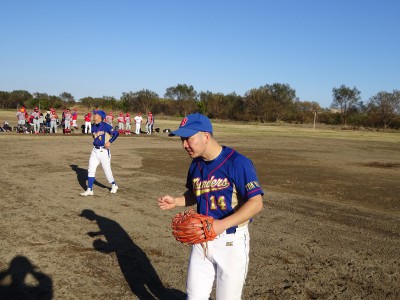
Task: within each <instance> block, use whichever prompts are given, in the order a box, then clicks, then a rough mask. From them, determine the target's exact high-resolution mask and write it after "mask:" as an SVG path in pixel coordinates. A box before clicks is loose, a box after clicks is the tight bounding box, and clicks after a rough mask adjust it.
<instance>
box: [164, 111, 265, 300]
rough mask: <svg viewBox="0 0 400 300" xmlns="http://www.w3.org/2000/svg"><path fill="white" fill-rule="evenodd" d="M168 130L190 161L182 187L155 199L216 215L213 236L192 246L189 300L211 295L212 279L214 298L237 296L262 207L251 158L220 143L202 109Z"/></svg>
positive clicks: (171, 206)
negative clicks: (251, 232) (175, 193)
mask: <svg viewBox="0 0 400 300" xmlns="http://www.w3.org/2000/svg"><path fill="white" fill-rule="evenodd" d="M172 135H177V136H180V137H181V140H182V146H183V148H184V149H185V150H186V151H187V153H188V155H189V156H190V158H192V159H193V160H192V163H191V165H190V167H189V172H188V176H187V181H186V188H187V190H186V192H185V193H184V194H183V195H182V196H180V197H176V198H175V197H171V196H169V195H166V196H163V197H161V198H159V199H158V206H159V207H160V208H161V209H162V210H165V209H172V208H175V207H177V206H191V205H194V204H197V212H198V213H200V214H203V215H207V216H212V217H213V218H214V230H215V233H216V234H217V237H216V238H215V239H214V240H212V241H209V242H207V246H206V249H207V251H206V252H204V249H203V246H204V245H202V244H195V245H193V246H192V249H191V253H190V258H189V267H188V273H187V274H188V275H187V276H188V278H187V283H186V290H187V299H209V297H210V294H211V291H212V287H213V283H214V280H216V298H217V299H218V300H225V299H229V300H236V299H241V295H242V290H243V285H244V282H245V279H246V275H247V268H248V263H249V231H248V223H249V222H250V221H251V219H252V217H254V216H255V215H256V214H258V213H259V212H260V211H261V210H262V208H263V201H262V195H263V194H264V193H263V191H262V189H261V187H260V184H259V181H258V178H257V174H256V171H255V168H254V166H253V163H252V162H251V160H250V159H248V158H247V157H245V156H243V155H242V154H240V153H238V152H237V151H235V150H233V149H231V148H228V147H226V146H221V145H220V144H219V143H218V142H217V141H216V140H215V138H214V136H213V128H212V125H211V122H210V120H209V119H208V118H207V117H206V116H204V115H201V114H191V115H188V116H187V117H186V118H184V119H183V120H182V122H181V124H180V126H179V129H178V130H176V131H173V132H172Z"/></svg>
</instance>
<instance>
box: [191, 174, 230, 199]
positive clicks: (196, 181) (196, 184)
mask: <svg viewBox="0 0 400 300" xmlns="http://www.w3.org/2000/svg"><path fill="white" fill-rule="evenodd" d="M192 182H193V189H194V194H195V195H196V196H200V195H202V194H205V193H209V192H212V191H220V190H224V189H226V188H228V187H229V186H230V183H229V180H228V178H215V176H212V177H211V178H210V180H201V178H200V177H196V178H193V180H192Z"/></svg>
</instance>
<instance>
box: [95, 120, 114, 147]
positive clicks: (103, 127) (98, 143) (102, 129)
mask: <svg viewBox="0 0 400 300" xmlns="http://www.w3.org/2000/svg"><path fill="white" fill-rule="evenodd" d="M92 135H93V138H94V141H93V146H95V147H104V145H105V143H107V142H110V143H112V142H113V141H114V140H115V139H116V138H117V137H118V135H119V133H118V131H116V130H114V127H112V126H111V125H110V124H107V123H105V122H100V123H99V124H95V125H93V127H92Z"/></svg>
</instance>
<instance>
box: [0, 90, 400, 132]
mask: <svg viewBox="0 0 400 300" xmlns="http://www.w3.org/2000/svg"><path fill="white" fill-rule="evenodd" d="M360 94H361V92H360V91H359V90H358V89H357V88H356V87H353V88H350V87H347V86H345V85H341V86H340V87H334V88H333V89H332V103H331V106H330V107H329V108H322V107H321V106H320V105H319V104H318V103H317V102H313V101H301V100H300V99H299V98H298V97H297V96H296V91H295V89H293V88H292V87H290V85H288V84H283V83H274V84H266V85H264V86H261V87H259V88H253V89H251V90H249V91H247V92H246V93H245V94H244V95H238V94H236V93H230V94H223V93H213V92H210V91H206V92H204V91H200V92H197V91H196V90H195V89H194V87H193V86H192V85H187V84H177V85H176V86H172V87H169V88H167V89H166V91H165V93H164V95H163V97H160V96H159V95H158V94H157V93H155V92H154V91H151V90H148V89H143V90H139V91H135V92H132V91H130V92H123V93H122V95H121V97H120V98H119V99H116V98H114V97H109V96H103V97H101V98H96V97H85V98H82V99H79V100H78V101H76V100H75V98H74V96H72V95H71V94H70V93H68V92H63V93H61V94H60V95H58V96H56V95H48V94H46V93H33V94H31V93H29V92H28V91H25V90H15V91H12V92H6V91H0V108H1V109H17V108H19V107H21V106H25V107H27V108H33V107H36V106H38V107H41V108H42V109H45V108H50V107H53V108H55V109H64V108H67V107H73V106H75V105H79V106H81V107H83V108H87V109H88V110H90V109H93V108H102V109H104V110H113V111H131V112H144V113H145V112H148V111H151V112H153V114H162V115H166V116H185V115H187V114H189V113H193V112H200V113H203V114H205V115H207V116H208V117H210V118H212V119H214V118H217V119H224V120H236V121H257V122H261V123H266V122H288V123H297V124H304V123H313V122H314V123H315V122H318V123H324V124H327V125H348V126H363V127H374V128H383V129H389V128H390V129H399V128H400V91H399V90H393V91H391V92H387V91H380V92H378V93H377V94H376V95H374V96H373V97H371V98H370V99H368V101H366V102H363V101H362V100H361V97H360Z"/></svg>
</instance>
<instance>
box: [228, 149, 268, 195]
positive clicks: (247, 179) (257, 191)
mask: <svg viewBox="0 0 400 300" xmlns="http://www.w3.org/2000/svg"><path fill="white" fill-rule="evenodd" d="M233 170H234V174H233V180H234V183H235V186H236V189H237V191H238V192H239V194H240V195H241V196H242V197H243V198H244V200H248V199H250V198H252V197H254V196H257V195H264V192H263V190H262V188H261V186H260V183H259V180H258V177H257V174H256V170H255V168H254V165H253V162H252V161H251V160H250V159H248V158H247V157H245V156H243V155H239V156H238V157H236V159H235V160H234V162H233Z"/></svg>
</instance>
